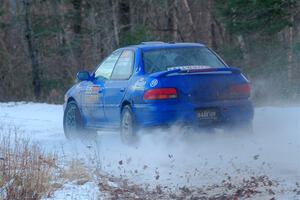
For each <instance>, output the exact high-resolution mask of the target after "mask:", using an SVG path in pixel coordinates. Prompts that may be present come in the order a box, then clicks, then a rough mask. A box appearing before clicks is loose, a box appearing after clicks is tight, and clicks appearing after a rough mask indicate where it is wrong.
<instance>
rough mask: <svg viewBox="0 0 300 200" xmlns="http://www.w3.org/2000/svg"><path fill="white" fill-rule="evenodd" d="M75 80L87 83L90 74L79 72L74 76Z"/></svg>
mask: <svg viewBox="0 0 300 200" xmlns="http://www.w3.org/2000/svg"><path fill="white" fill-rule="evenodd" d="M76 78H77V80H79V81H89V80H91V76H90V73H89V72H87V71H80V72H78V73H77V75H76Z"/></svg>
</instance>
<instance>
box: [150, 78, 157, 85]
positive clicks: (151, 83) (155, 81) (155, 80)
mask: <svg viewBox="0 0 300 200" xmlns="http://www.w3.org/2000/svg"><path fill="white" fill-rule="evenodd" d="M157 84H158V80H157V79H153V80H152V81H151V82H150V87H155V86H156V85H157Z"/></svg>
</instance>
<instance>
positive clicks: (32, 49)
mask: <svg viewBox="0 0 300 200" xmlns="http://www.w3.org/2000/svg"><path fill="white" fill-rule="evenodd" d="M23 3H24V8H25V39H26V41H27V45H28V52H29V54H30V59H31V66H32V84H33V88H34V95H35V98H36V99H37V100H38V99H39V98H40V95H41V79H40V66H39V60H38V49H37V48H36V46H35V43H34V36H33V34H34V33H33V31H32V24H31V16H30V14H31V0H23Z"/></svg>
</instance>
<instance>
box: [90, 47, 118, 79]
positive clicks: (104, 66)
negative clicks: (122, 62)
mask: <svg viewBox="0 0 300 200" xmlns="http://www.w3.org/2000/svg"><path fill="white" fill-rule="evenodd" d="M120 54H121V51H115V52H113V53H112V54H111V55H110V56H108V57H107V58H106V59H105V60H104V61H103V62H102V63H101V64H100V66H99V67H98V69H97V70H96V71H95V78H96V79H109V78H110V76H111V74H112V71H113V69H114V66H115V64H116V62H117V60H118V58H119V57H120Z"/></svg>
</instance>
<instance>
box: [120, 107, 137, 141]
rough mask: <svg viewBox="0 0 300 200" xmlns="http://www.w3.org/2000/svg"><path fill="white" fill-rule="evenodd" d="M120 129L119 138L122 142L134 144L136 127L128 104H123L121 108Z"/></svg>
mask: <svg viewBox="0 0 300 200" xmlns="http://www.w3.org/2000/svg"><path fill="white" fill-rule="evenodd" d="M120 129H121V130H120V134H121V140H122V142H123V143H125V144H134V143H136V142H137V135H136V132H137V128H136V123H135V119H134V115H133V113H132V110H131V108H130V106H125V107H124V108H123V109H122V113H121V124H120Z"/></svg>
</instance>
